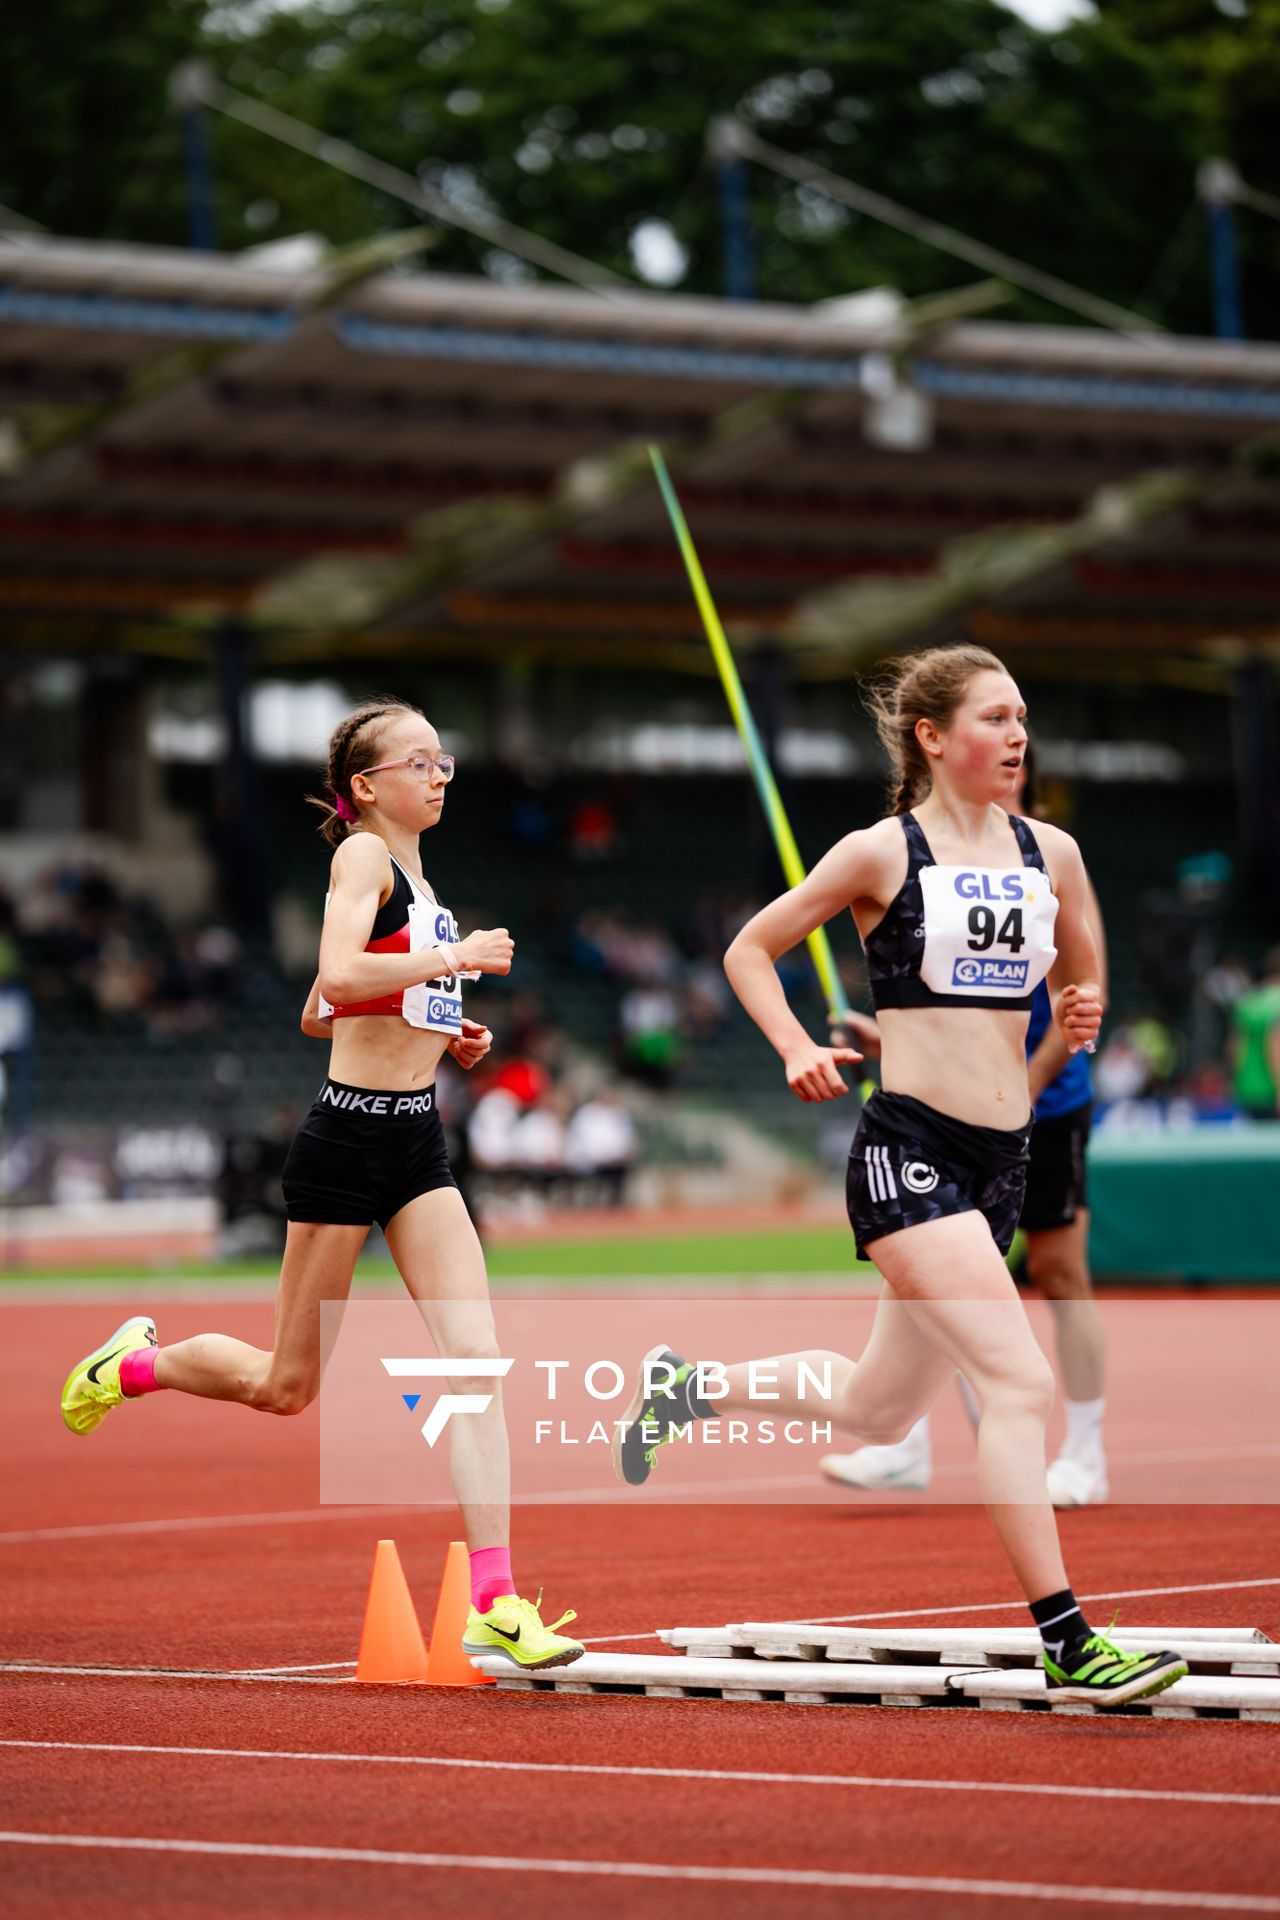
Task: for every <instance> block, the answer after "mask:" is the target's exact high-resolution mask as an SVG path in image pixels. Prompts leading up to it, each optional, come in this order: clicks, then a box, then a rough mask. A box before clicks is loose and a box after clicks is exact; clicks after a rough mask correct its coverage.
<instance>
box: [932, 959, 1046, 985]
mask: <svg viewBox="0 0 1280 1920" xmlns="http://www.w3.org/2000/svg"><path fill="white" fill-rule="evenodd" d="M1029 965H1030V962H1029V961H1026V960H970V959H965V960H957V961H956V963H955V966H954V967H953V968H952V971H951V984H952V986H953V987H989V988H994V989H1000V988H1003V989H1004V990H1005V991H1006V992H1008V993H1021V992H1023V991H1024V989H1025V987H1026V984H1027V969H1028V967H1029Z"/></svg>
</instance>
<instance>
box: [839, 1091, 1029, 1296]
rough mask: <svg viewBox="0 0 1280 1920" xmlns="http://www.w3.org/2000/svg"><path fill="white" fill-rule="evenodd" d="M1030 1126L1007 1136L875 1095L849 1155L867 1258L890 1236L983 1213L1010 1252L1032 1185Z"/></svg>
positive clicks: (851, 1203)
mask: <svg viewBox="0 0 1280 1920" xmlns="http://www.w3.org/2000/svg"><path fill="white" fill-rule="evenodd" d="M1030 1133H1031V1126H1030V1123H1029V1122H1028V1124H1027V1125H1026V1126H1025V1127H1018V1128H1016V1129H1015V1130H1014V1131H1013V1132H1009V1133H1006V1132H1004V1131H1003V1130H1002V1129H1001V1128H998V1127H973V1126H970V1125H969V1124H968V1123H967V1122H966V1121H964V1120H954V1119H952V1117H951V1116H950V1114H946V1113H938V1112H937V1111H936V1110H935V1109H934V1108H933V1107H927V1106H926V1105H925V1104H924V1102H923V1101H922V1100H913V1099H912V1098H911V1096H910V1094H906V1093H884V1092H883V1091H879V1090H878V1091H877V1092H875V1093H873V1094H872V1095H871V1098H870V1099H869V1100H868V1101H867V1104H866V1106H865V1107H864V1108H863V1109H862V1112H861V1114H860V1116H859V1118H858V1127H857V1131H856V1132H855V1134H854V1136H853V1145H852V1146H851V1147H850V1149H849V1172H848V1177H847V1179H846V1182H845V1197H846V1200H847V1202H848V1207H849V1222H850V1225H851V1226H852V1228H853V1237H854V1243H855V1245H856V1246H857V1250H858V1253H859V1255H860V1256H861V1257H862V1258H864V1259H869V1258H871V1255H869V1254H868V1252H867V1249H868V1247H869V1246H870V1245H871V1243H872V1242H873V1241H875V1240H879V1239H882V1238H883V1237H884V1235H885V1234H887V1233H900V1232H901V1231H902V1229H903V1228H904V1227H918V1226H921V1225H922V1224H923V1223H924V1221H926V1220H945V1219H947V1218H948V1217H949V1216H950V1215H951V1214H954V1213H975V1212H976V1213H980V1214H982V1215H983V1216H984V1217H985V1219H986V1222H987V1224H988V1226H989V1227H990V1228H991V1237H992V1239H993V1240H994V1241H995V1243H996V1245H997V1246H998V1247H999V1249H1000V1251H1001V1253H1007V1252H1008V1251H1009V1246H1010V1242H1011V1241H1012V1239H1013V1235H1014V1230H1015V1228H1016V1227H1017V1224H1018V1215H1019V1213H1020V1212H1021V1210H1022V1194H1023V1188H1024V1186H1025V1184H1026V1178H1027V1141H1028V1138H1029V1136H1030Z"/></svg>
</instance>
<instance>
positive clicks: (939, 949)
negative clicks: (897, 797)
mask: <svg viewBox="0 0 1280 1920" xmlns="http://www.w3.org/2000/svg"><path fill="white" fill-rule="evenodd" d="M900 817H901V820H902V831H903V833H904V834H905V835H906V840H907V875H906V879H905V880H904V881H903V883H902V885H901V886H900V887H899V889H898V891H897V893H896V894H895V895H894V897H893V899H892V900H891V901H890V902H889V905H888V907H887V908H886V909H885V913H884V918H883V919H882V920H881V921H880V922H879V924H878V925H877V926H876V927H875V929H874V930H873V931H872V932H871V933H870V934H868V935H867V938H866V939H865V940H864V942H863V948H864V951H865V953H866V956H867V977H868V979H869V981H870V984H871V994H872V998H873V1000H874V1001H875V1005H876V1011H877V1012H879V1011H880V1010H881V1009H883V1008H885V1007H1012V1008H1015V1009H1017V1010H1018V1011H1019V1012H1028V1011H1029V1010H1030V1007H1031V1000H1032V995H1033V994H1034V992H1035V989H1036V987H1037V986H1038V985H1039V984H1040V982H1041V981H1042V980H1043V979H1044V978H1045V976H1046V975H1047V974H1048V972H1049V969H1050V968H1051V967H1052V965H1053V963H1054V961H1055V960H1056V959H1057V957H1058V951H1057V948H1056V947H1055V946H1054V944H1053V927H1054V921H1055V920H1056V918H1057V913H1058V902H1057V898H1056V896H1055V894H1054V892H1053V889H1052V887H1051V885H1050V883H1049V874H1048V870H1047V868H1046V867H1045V864H1044V858H1043V856H1042V854H1041V852H1040V848H1039V845H1038V843H1037V841H1036V837H1035V835H1034V833H1033V832H1032V831H1031V828H1030V827H1029V826H1028V824H1027V822H1026V821H1025V820H1023V819H1020V818H1019V816H1018V815H1017V814H1010V815H1009V824H1010V826H1011V827H1012V828H1013V831H1014V834H1015V836H1016V838H1017V842H1018V846H1019V849H1020V850H1021V853H1022V865H1021V866H1020V867H941V866H939V865H938V863H937V861H936V860H935V859H934V857H933V854H932V852H931V851H930V848H929V842H928V841H927V840H926V839H925V836H924V829H923V828H922V827H921V825H920V822H919V821H918V820H917V819H916V817H915V815H914V814H913V813H904V814H902V815H901V816H900Z"/></svg>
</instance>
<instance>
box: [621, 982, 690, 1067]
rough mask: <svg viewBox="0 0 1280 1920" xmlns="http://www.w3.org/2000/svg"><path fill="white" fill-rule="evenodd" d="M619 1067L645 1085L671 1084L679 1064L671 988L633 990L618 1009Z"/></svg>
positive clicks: (677, 1017) (677, 1021) (675, 1005)
mask: <svg viewBox="0 0 1280 1920" xmlns="http://www.w3.org/2000/svg"><path fill="white" fill-rule="evenodd" d="M618 1028H619V1042H620V1048H619V1050H620V1053H621V1060H622V1068H623V1071H624V1072H625V1073H629V1074H630V1075H631V1076H632V1078H633V1079H636V1080H640V1081H643V1083H644V1084H645V1085H646V1086H649V1087H657V1088H664V1087H669V1086H670V1085H671V1082H672V1080H673V1079H674V1078H675V1074H676V1069H677V1068H678V1067H679V1065H680V1055H681V1051H682V1049H681V1041H680V1009H679V1004H678V1002H677V1000H676V996H675V994H674V993H673V992H672V991H671V989H670V987H666V986H662V985H660V984H656V983H655V984H654V985H651V986H643V987H632V989H631V991H630V993H628V994H626V995H625V996H624V998H623V1001H622V1005H621V1006H620V1007H619V1009H618Z"/></svg>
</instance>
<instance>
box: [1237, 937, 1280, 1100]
mask: <svg viewBox="0 0 1280 1920" xmlns="http://www.w3.org/2000/svg"><path fill="white" fill-rule="evenodd" d="M1231 1064H1232V1070H1233V1072H1232V1088H1233V1091H1234V1093H1235V1097H1236V1099H1237V1100H1238V1101H1239V1103H1240V1105H1241V1106H1242V1107H1243V1108H1244V1111H1245V1112H1246V1113H1247V1114H1249V1115H1250V1116H1251V1118H1252V1119H1254V1120H1274V1119H1275V1118H1276V1117H1277V1113H1278V1111H1280V947H1273V948H1272V949H1271V951H1270V953H1268V954H1267V956H1266V958H1265V959H1264V960H1263V962H1262V965H1261V967H1260V968H1259V970H1258V980H1257V984H1256V986H1254V987H1253V988H1252V989H1251V990H1250V991H1249V992H1247V993H1242V994H1241V995H1240V997H1239V999H1238V1000H1237V1001H1236V1003H1235V1006H1234V1008H1233V1010H1232V1017H1231Z"/></svg>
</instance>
